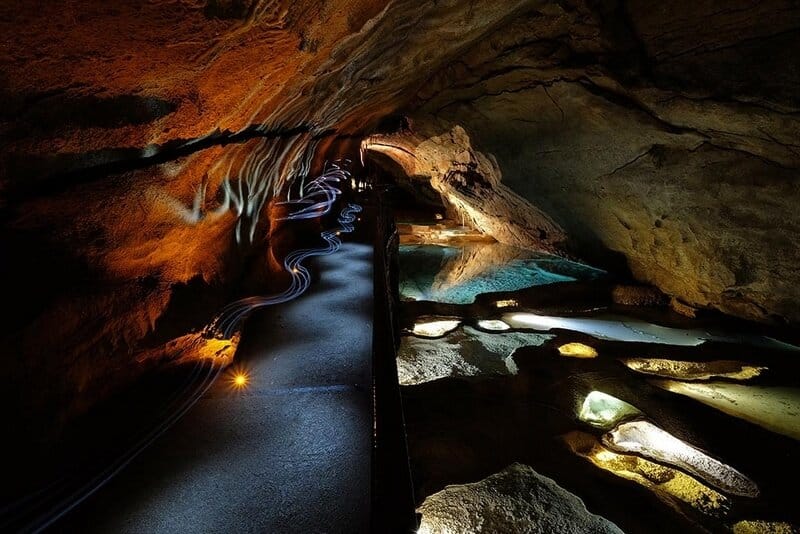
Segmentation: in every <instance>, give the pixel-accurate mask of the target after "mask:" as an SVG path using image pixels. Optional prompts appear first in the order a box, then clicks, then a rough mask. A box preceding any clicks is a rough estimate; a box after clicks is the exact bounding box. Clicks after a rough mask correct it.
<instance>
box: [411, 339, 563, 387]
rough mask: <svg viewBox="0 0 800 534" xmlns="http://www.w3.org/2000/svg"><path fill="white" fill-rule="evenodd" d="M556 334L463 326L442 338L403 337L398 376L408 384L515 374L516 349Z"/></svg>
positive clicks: (534, 343) (532, 344) (540, 342)
mask: <svg viewBox="0 0 800 534" xmlns="http://www.w3.org/2000/svg"><path fill="white" fill-rule="evenodd" d="M552 337H553V336H550V335H548V334H535V333H526V332H509V333H491V334H489V333H485V332H481V331H480V330H477V329H475V328H471V327H469V326H464V327H463V328H462V329H460V330H457V331H456V332H454V333H451V334H448V335H447V336H445V337H443V338H439V339H422V338H417V337H414V336H404V337H403V338H402V339H401V340H400V348H399V349H398V352H397V376H398V378H399V380H400V385H404V386H408V385H414V384H421V383H424V382H430V381H432V380H436V379H439V378H445V377H453V376H461V377H468V376H492V375H507V374H516V372H517V364H516V363H515V361H514V359H513V355H514V352H515V351H516V350H517V349H518V348H520V347H527V346H538V345H542V344H543V343H544V342H545V341H547V340H548V339H551V338H552Z"/></svg>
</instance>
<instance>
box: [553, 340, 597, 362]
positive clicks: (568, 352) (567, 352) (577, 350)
mask: <svg viewBox="0 0 800 534" xmlns="http://www.w3.org/2000/svg"><path fill="white" fill-rule="evenodd" d="M558 352H559V354H561V355H562V356H569V357H570V358H597V351H596V350H595V349H594V348H592V347H590V346H589V345H584V344H583V343H567V344H566V345H561V346H560V347H558Z"/></svg>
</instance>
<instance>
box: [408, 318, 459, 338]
mask: <svg viewBox="0 0 800 534" xmlns="http://www.w3.org/2000/svg"><path fill="white" fill-rule="evenodd" d="M460 324H461V320H460V319H440V320H437V321H423V322H418V323H415V324H414V328H413V329H412V330H411V332H412V333H413V334H414V335H415V336H419V337H441V336H443V335H445V334H446V333H448V332H452V331H453V330H455V329H456V328H458V325H460Z"/></svg>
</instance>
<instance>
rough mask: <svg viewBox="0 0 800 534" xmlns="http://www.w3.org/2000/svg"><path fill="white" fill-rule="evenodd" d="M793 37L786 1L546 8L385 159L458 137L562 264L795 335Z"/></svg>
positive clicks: (429, 102)
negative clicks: (489, 165)
mask: <svg viewBox="0 0 800 534" xmlns="http://www.w3.org/2000/svg"><path fill="white" fill-rule="evenodd" d="M798 30H800V9H798V6H797V5H796V3H793V2H784V1H771V2H746V1H740V2H726V3H725V6H724V7H721V6H720V5H719V4H718V3H715V2H670V3H668V4H664V5H660V6H658V7H657V8H654V7H653V6H652V4H649V3H646V2H618V3H613V2H612V3H604V4H595V3H590V2H561V3H558V4H547V5H545V6H541V7H538V8H533V9H532V10H531V11H529V12H527V13H526V14H525V15H524V16H521V17H518V18H516V19H515V20H514V21H513V22H512V23H510V24H509V25H507V26H505V27H503V28H502V29H501V30H499V31H497V32H495V33H494V34H492V35H491V36H489V37H488V38H486V39H484V40H482V41H481V42H479V43H477V44H476V46H475V47H473V48H472V49H470V50H469V51H468V52H467V53H465V54H464V55H463V56H461V57H460V58H459V59H458V60H457V61H454V62H452V63H451V64H450V65H448V66H447V67H446V68H445V69H443V70H442V71H440V72H439V73H436V74H435V75H434V76H433V77H432V78H431V79H430V80H429V81H428V83H426V84H425V86H424V87H423V89H422V90H421V91H420V92H419V93H418V94H417V96H416V98H415V101H414V103H413V104H412V105H410V106H409V108H408V112H409V116H410V120H411V123H412V124H413V125H414V126H413V128H412V130H413V131H414V133H413V135H412V134H411V133H402V132H401V133H400V134H399V135H396V136H392V139H391V142H393V143H396V144H401V145H404V146H411V147H417V146H419V144H420V142H419V140H418V139H416V138H420V137H422V138H431V139H434V138H436V136H440V135H443V134H444V133H446V132H449V131H452V129H453V128H454V126H458V127H461V128H463V129H464V130H465V131H466V133H467V135H468V136H469V138H470V145H471V146H472V150H475V151H478V152H481V153H482V154H484V156H485V157H489V158H494V159H495V160H496V162H497V166H498V170H497V171H496V172H499V173H500V174H501V175H502V183H503V184H505V185H506V186H508V187H510V188H511V190H513V191H514V192H516V193H517V194H519V195H520V196H522V197H523V198H525V199H527V200H528V201H529V202H530V203H531V204H533V205H534V206H535V207H536V208H538V209H540V210H542V211H544V212H545V213H546V214H547V215H549V216H550V217H552V218H553V219H554V221H555V222H556V223H557V224H558V225H559V226H560V227H561V228H563V230H564V231H565V232H566V234H567V235H568V236H569V239H570V241H571V244H570V246H569V247H568V249H571V250H573V251H579V252H580V253H581V255H583V257H584V258H586V259H588V260H589V261H593V262H595V263H600V264H602V265H606V266H610V267H611V268H612V269H613V268H616V267H615V265H616V262H615V261H614V259H613V257H612V255H610V254H609V252H611V253H617V254H619V255H621V257H622V258H623V259H624V262H625V263H626V264H627V267H628V268H629V269H630V272H631V273H632V274H633V275H634V276H635V277H636V278H637V279H639V280H641V281H643V282H647V283H651V284H654V285H656V286H657V287H659V288H660V289H661V290H663V291H664V292H665V293H667V294H669V295H672V296H674V297H676V298H677V299H679V300H680V301H683V302H684V303H687V304H690V305H692V306H696V307H710V308H715V309H719V310H721V311H723V312H725V313H729V314H733V315H737V316H740V317H746V318H749V319H755V320H760V321H777V322H797V321H798V319H800V307H798V306H797V304H796V303H797V300H798V296H799V295H798V290H797V288H798V285H799V284H800V270H798V269H797V267H796V266H797V264H798V260H800V253H798V245H800V233H798V230H799V229H800V216H798V214H797V209H796V206H797V205H798V201H800V182H799V181H798V168H799V167H800V145H798V144H797V143H798V139H800V120H798V119H799V118H800V115H799V114H798V111H800V99H798V95H800V92H799V91H798V89H800V70H798V67H797V65H796V62H793V61H792V60H791V58H793V57H795V56H796V55H797V53H798V52H800V39H798V35H800V34H799V33H798ZM517 211H518V210H517V208H515V207H513V206H508V208H507V210H506V216H505V218H512V219H513V218H514V217H515V214H516V213H517ZM502 219H503V217H500V218H499V219H498V221H497V222H496V223H494V224H495V225H496V224H502V223H501V222H500V221H501V220H502ZM493 226H494V225H492V224H490V225H489V227H488V228H487V231H489V233H491V232H492V228H493ZM533 244H535V243H533Z"/></svg>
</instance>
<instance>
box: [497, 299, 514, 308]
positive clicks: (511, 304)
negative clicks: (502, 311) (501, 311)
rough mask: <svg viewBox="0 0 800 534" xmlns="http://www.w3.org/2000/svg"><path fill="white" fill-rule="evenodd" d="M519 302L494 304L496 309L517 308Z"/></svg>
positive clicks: (507, 301) (498, 302) (506, 300)
mask: <svg viewBox="0 0 800 534" xmlns="http://www.w3.org/2000/svg"><path fill="white" fill-rule="evenodd" d="M517 306H519V302H517V301H516V300H514V299H505V300H498V301H496V302H495V303H494V307H495V308H516V307H517Z"/></svg>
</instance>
